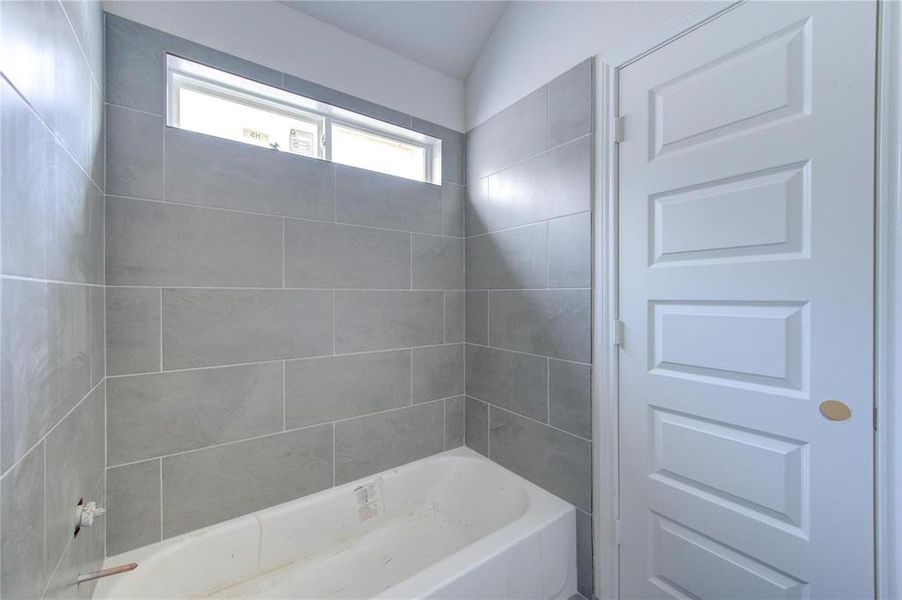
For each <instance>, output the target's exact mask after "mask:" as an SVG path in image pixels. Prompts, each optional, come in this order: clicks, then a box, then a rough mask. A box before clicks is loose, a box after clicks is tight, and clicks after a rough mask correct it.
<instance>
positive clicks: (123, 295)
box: [106, 287, 161, 375]
mask: <svg viewBox="0 0 902 600" xmlns="http://www.w3.org/2000/svg"><path fill="white" fill-rule="evenodd" d="M160 310H161V299H160V290H159V289H157V288H127V287H126V288H117V287H109V288H107V290H106V349H107V352H106V360H107V369H108V373H107V374H108V375H123V374H128V373H146V372H148V371H159V370H160Z"/></svg>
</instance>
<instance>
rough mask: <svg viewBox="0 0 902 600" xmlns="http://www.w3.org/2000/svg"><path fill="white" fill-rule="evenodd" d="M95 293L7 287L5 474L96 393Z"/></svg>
mask: <svg viewBox="0 0 902 600" xmlns="http://www.w3.org/2000/svg"><path fill="white" fill-rule="evenodd" d="M90 289H91V288H89V287H86V286H81V285H67V284H55V283H40V282H35V281H26V280H16V279H6V280H4V281H3V311H2V315H3V319H2V333H0V338H2V352H0V354H2V358H0V362H2V375H0V380H2V394H0V411H2V417H0V423H2V436H0V439H2V464H3V468H4V469H6V468H9V466H10V465H12V464H13V462H14V461H15V460H16V459H18V458H19V457H20V456H22V455H23V454H24V453H25V452H26V451H27V450H28V449H29V448H30V447H31V446H32V445H34V444H35V442H37V441H38V440H39V439H40V438H41V436H43V435H44V434H45V433H46V432H47V431H49V429H50V427H52V426H53V425H54V424H55V423H56V422H57V421H59V420H60V419H61V418H62V417H63V416H64V415H65V414H66V413H67V412H68V411H69V409H71V408H72V407H73V406H75V405H76V404H77V403H78V401H79V400H81V399H82V398H83V397H84V396H85V394H87V393H88V391H89V390H90V388H91V336H92V332H91V330H92V328H91V306H90V304H91V303H90V300H89V298H90V293H89V291H90Z"/></svg>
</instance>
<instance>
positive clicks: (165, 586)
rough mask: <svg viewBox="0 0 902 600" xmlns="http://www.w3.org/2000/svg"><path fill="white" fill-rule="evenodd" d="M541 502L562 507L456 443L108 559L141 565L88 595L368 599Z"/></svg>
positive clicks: (560, 502)
mask: <svg viewBox="0 0 902 600" xmlns="http://www.w3.org/2000/svg"><path fill="white" fill-rule="evenodd" d="M537 501H538V502H539V504H541V503H542V502H545V503H546V504H547V503H548V502H556V503H558V504H559V505H560V506H559V508H560V507H569V505H566V503H563V501H560V500H558V499H556V498H553V497H551V496H550V495H548V494H547V493H546V492H544V491H543V490H539V489H538V488H535V486H532V484H529V483H528V482H526V481H525V480H523V479H521V478H519V477H518V476H516V475H514V474H513V473H510V472H509V471H506V470H505V469H503V468H501V467H499V466H498V465H495V464H493V463H491V462H489V461H487V460H486V459H484V458H483V457H481V456H479V455H477V454H475V453H474V452H473V451H471V450H469V449H466V448H458V449H456V450H452V451H448V452H445V453H442V454H439V455H436V456H433V457H430V458H427V459H423V460H420V461H417V462H414V463H410V464H408V465H405V466H403V467H399V468H396V469H392V470H389V471H386V472H383V473H380V474H378V475H374V476H371V477H367V478H365V479H361V480H358V481H356V482H352V483H348V484H344V485H342V486H339V487H336V488H333V489H330V490H326V491H324V492H320V493H318V494H314V495H311V496H308V497H305V498H301V499H298V500H295V501H292V502H288V503H286V504H283V505H279V506H276V507H272V508H269V509H266V510H263V511H260V512H257V513H253V514H251V515H245V516H243V517H239V518H236V519H233V520H231V521H227V522H225V523H221V524H218V525H213V526H210V527H208V528H205V529H202V530H199V531H197V532H192V533H189V534H185V535H183V536H180V537H178V538H173V539H170V540H164V541H162V542H158V543H156V544H153V545H151V546H147V547H145V548H140V549H138V550H134V551H131V552H127V553H124V554H120V555H118V556H114V557H110V558H108V559H107V566H109V565H114V564H121V563H123V562H131V561H135V562H138V563H139V565H140V566H139V568H138V569H137V570H136V571H133V572H132V573H129V574H127V575H125V576H122V577H116V578H111V579H108V580H104V581H102V582H101V584H100V585H99V586H98V588H97V592H96V594H95V597H96V598H189V597H231V598H236V597H242V598H251V597H253V598H265V597H271V598H276V597H286V596H289V597H290V596H292V595H294V597H299V596H298V594H299V593H300V592H301V591H302V594H303V596H304V597H310V598H313V597H316V598H329V597H333V598H337V597H344V598H351V597H354V598H359V597H371V596H375V595H377V594H379V593H380V592H383V591H384V590H386V589H388V588H390V587H391V586H393V585H396V584H398V583H399V582H400V581H403V580H405V579H406V578H409V577H411V576H413V575H415V574H417V573H420V572H422V571H423V570H424V569H426V568H427V567H429V566H430V565H434V564H436V563H438V562H439V561H442V559H445V558H446V557H448V556H450V555H452V554H454V553H455V552H457V551H459V550H460V549H462V548H464V547H467V546H468V545H471V544H473V543H474V542H476V541H477V540H480V539H483V538H486V537H487V536H490V535H492V534H493V533H495V532H498V531H499V530H501V529H503V528H504V527H505V526H506V525H508V524H510V523H512V522H514V521H516V520H518V519H521V518H522V517H523V516H524V515H525V514H527V512H528V511H529V510H530V508H531V505H532V508H535V506H534V505H535V504H536V503H537ZM571 510H572V509H571ZM558 512H560V510H559V511H558Z"/></svg>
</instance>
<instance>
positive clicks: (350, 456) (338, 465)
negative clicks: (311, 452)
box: [335, 402, 444, 485]
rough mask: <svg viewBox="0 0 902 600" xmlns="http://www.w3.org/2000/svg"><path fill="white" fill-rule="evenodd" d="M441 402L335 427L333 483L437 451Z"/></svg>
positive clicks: (440, 443) (440, 445) (440, 435)
mask: <svg viewBox="0 0 902 600" xmlns="http://www.w3.org/2000/svg"><path fill="white" fill-rule="evenodd" d="M443 438H444V403H442V402H430V403H429V404H421V405H417V406H410V407H408V408H402V409H399V410H393V411H390V412H386V413H379V414H376V415H369V416H366V417H358V418H356V419H350V420H348V421H339V422H338V423H336V424H335V484H336V485H340V484H342V483H347V482H348V481H353V480H355V479H359V478H360V477H366V476H367V475H372V474H373V473H378V472H380V471H384V470H386V469H391V468H393V467H397V466H400V465H403V464H405V463H409V462H412V461H415V460H418V459H420V458H423V457H426V456H430V455H432V454H435V453H437V452H441V451H442V449H443V448H444V443H443Z"/></svg>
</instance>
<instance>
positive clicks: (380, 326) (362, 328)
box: [335, 291, 444, 353]
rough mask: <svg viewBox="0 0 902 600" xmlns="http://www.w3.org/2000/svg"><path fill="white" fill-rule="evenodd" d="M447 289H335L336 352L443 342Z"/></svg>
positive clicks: (407, 346)
mask: <svg viewBox="0 0 902 600" xmlns="http://www.w3.org/2000/svg"><path fill="white" fill-rule="evenodd" d="M443 305H444V294H443V292H365V291H337V292H335V351H336V352H338V353H345V352H365V351H367V350H384V349H389V348H409V347H411V346H428V345H432V344H440V343H442V340H443V339H444V332H443V329H444V323H443V321H444V306H443Z"/></svg>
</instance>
